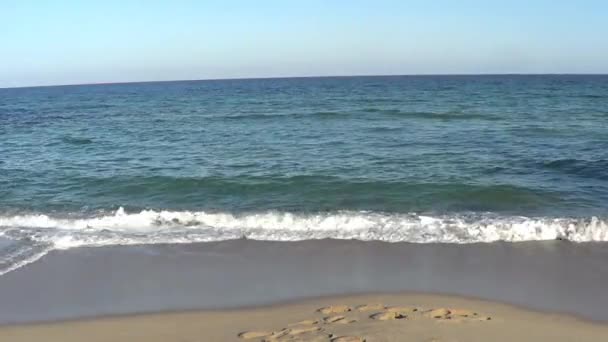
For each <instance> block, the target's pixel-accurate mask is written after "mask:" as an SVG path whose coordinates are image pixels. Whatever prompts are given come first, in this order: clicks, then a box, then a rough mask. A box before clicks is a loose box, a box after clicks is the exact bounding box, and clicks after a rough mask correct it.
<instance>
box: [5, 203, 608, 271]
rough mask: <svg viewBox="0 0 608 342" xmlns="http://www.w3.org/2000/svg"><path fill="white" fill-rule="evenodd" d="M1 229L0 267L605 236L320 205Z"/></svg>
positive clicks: (566, 227) (143, 214)
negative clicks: (231, 245) (273, 244)
mask: <svg viewBox="0 0 608 342" xmlns="http://www.w3.org/2000/svg"><path fill="white" fill-rule="evenodd" d="M0 237H2V238H5V239H9V240H12V241H14V242H15V246H16V247H12V249H11V250H10V251H8V252H7V251H2V250H0V274H4V273H7V272H10V271H12V270H15V269H17V268H19V267H21V266H23V265H26V264H28V263H31V262H33V261H35V260H37V259H39V258H41V257H42V256H44V255H45V254H47V253H48V252H49V251H51V250H55V249H70V248H75V247H99V246H110V245H135V244H159V243H195V242H208V241H222V240H232V239H239V238H247V239H254V240H268V241H299V240H314V239H328V238H331V239H356V240H362V241H386V242H411V243H460V244H463V243H484V242H486V243H487V242H495V241H508V242H518V241H536V240H555V239H562V240H569V241H573V242H588V241H608V221H607V220H606V219H603V218H599V217H589V218H549V217H537V218H534V217H523V216H500V215H496V214H490V213H485V214H484V213H467V214H449V215H433V216H431V215H421V214H415V213H408V214H403V213H382V212H368V211H336V212H324V213H308V214H306V213H290V212H277V211H267V212H259V213H239V214H236V213H228V212H205V211H165V210H163V211H155V210H143V211H140V212H134V213H127V212H126V211H125V210H124V209H123V208H120V209H118V210H116V211H114V212H112V213H105V214H98V215H96V216H92V217H74V216H73V215H65V216H64V217H59V216H51V215H48V214H36V213H29V214H21V215H4V216H2V215H0Z"/></svg>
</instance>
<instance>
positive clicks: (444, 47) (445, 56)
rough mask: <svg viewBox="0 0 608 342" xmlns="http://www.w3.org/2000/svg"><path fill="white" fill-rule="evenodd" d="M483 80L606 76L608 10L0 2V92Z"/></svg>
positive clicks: (592, 3) (601, 3)
mask: <svg viewBox="0 0 608 342" xmlns="http://www.w3.org/2000/svg"><path fill="white" fill-rule="evenodd" d="M483 73H608V1H605V0H578V1H571V0H563V1H561V0H552V1H549V0H526V1H524V0H509V1H504V0H500V1H494V0H460V1H453V0H410V1H408V0H401V1H397V0H395V1H391V0H350V1H348V0H300V1H296V0H293V1H289V0H277V1H275V0H255V1H254V0H217V1H214V0H198V1H194V0H190V1H187V0H173V1H170V0H165V1H160V0H158V1H155V0H148V1H144V0H142V1H135V0H98V1H94V0H88V1H87V0H84V1H83V0H72V1H67V0H53V1H51V0H49V1H46V0H1V1H0V87H16V86H31V85H53V84H81V83H109V82H129V81H156V80H184V79H187V80H191V79H213V78H250V77H289V76H331V75H392V74H483Z"/></svg>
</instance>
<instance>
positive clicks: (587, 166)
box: [542, 159, 608, 180]
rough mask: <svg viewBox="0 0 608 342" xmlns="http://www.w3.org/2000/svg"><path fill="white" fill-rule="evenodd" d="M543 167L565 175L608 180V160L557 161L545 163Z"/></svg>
mask: <svg viewBox="0 0 608 342" xmlns="http://www.w3.org/2000/svg"><path fill="white" fill-rule="evenodd" d="M542 166H543V167H545V168H547V169H551V170H555V171H559V172H562V173H565V174H570V175H574V176H580V177H585V178H594V179H600V180H608V160H606V159H599V160H582V159H557V160H553V161H550V162H545V163H543V165H542Z"/></svg>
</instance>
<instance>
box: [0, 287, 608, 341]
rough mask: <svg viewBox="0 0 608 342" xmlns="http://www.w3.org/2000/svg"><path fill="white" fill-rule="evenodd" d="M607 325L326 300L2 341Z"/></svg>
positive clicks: (104, 323) (390, 337)
mask: <svg viewBox="0 0 608 342" xmlns="http://www.w3.org/2000/svg"><path fill="white" fill-rule="evenodd" d="M607 339H608V326H606V325H602V324H596V323H593V322H591V321H583V320H580V319H577V318H575V317H572V316H565V315H555V314H549V313H540V312H534V311H527V310H523V309H520V308H516V307H512V306H508V305H504V304H499V303H493V302H487V301H479V300H473V299H466V298H461V297H451V296H439V295H421V294H395V295H361V296H348V297H323V298H319V299H313V300H306V301H301V302H296V303H290V304H283V305H277V306H270V307H260V308H253V309H236V310H226V311H201V312H194V311H193V312H174V313H160V314H148V315H134V316H114V317H107V318H97V319H90V320H79V321H68V322H57V323H46V324H30V325H14V326H5V327H1V328H0V341H15V342H21V341H40V340H44V341H62V342H70V341H146V342H160V341H180V342H186V341H192V342H194V341H240V342H244V341H256V342H260V341H269V342H270V341H276V342H278V341H330V342H354V341H367V342H375V341H428V342H430V341H606V340H607Z"/></svg>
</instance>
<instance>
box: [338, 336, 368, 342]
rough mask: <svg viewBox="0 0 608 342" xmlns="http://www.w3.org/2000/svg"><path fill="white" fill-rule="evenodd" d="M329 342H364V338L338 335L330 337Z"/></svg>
mask: <svg viewBox="0 0 608 342" xmlns="http://www.w3.org/2000/svg"><path fill="white" fill-rule="evenodd" d="M331 342H365V339H363V338H361V337H358V336H340V337H336V338H332V339H331Z"/></svg>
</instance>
